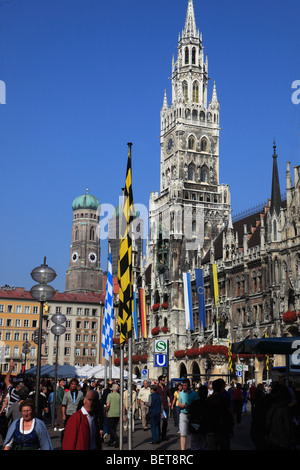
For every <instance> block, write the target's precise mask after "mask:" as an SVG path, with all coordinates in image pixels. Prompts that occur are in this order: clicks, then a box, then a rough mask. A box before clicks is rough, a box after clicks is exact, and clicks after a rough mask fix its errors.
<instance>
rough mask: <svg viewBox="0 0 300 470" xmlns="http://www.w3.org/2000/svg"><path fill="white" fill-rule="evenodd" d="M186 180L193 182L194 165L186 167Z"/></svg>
mask: <svg viewBox="0 0 300 470" xmlns="http://www.w3.org/2000/svg"><path fill="white" fill-rule="evenodd" d="M188 180H190V181H194V180H195V165H194V164H193V163H190V164H189V167H188Z"/></svg>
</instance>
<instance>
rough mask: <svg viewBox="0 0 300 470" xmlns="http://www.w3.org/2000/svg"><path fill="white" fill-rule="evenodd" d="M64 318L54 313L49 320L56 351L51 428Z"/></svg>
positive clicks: (60, 314)
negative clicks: (51, 323)
mask: <svg viewBox="0 0 300 470" xmlns="http://www.w3.org/2000/svg"><path fill="white" fill-rule="evenodd" d="M66 319H67V318H66V316H65V315H63V314H62V313H56V314H55V315H53V316H52V318H51V320H52V321H53V323H54V325H53V326H52V327H51V333H53V334H54V335H55V337H56V351H55V373H54V390H53V409H52V428H53V427H54V416H55V408H56V385H57V384H56V383H57V365H58V340H59V337H60V336H61V335H63V334H64V332H65V331H66V328H65V326H64V325H63V323H65V321H66Z"/></svg>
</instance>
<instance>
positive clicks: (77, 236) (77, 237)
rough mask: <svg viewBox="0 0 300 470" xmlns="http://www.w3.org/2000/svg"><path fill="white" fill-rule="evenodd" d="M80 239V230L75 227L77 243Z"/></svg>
mask: <svg viewBox="0 0 300 470" xmlns="http://www.w3.org/2000/svg"><path fill="white" fill-rule="evenodd" d="M78 239H79V232H78V228H77V227H75V241H77V240H78Z"/></svg>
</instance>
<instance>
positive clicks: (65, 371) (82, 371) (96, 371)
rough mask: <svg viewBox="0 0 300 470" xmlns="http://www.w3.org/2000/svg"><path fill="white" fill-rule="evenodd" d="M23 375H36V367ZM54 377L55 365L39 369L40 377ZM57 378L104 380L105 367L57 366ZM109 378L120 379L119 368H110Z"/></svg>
mask: <svg viewBox="0 0 300 470" xmlns="http://www.w3.org/2000/svg"><path fill="white" fill-rule="evenodd" d="M25 374H28V375H36V367H32V368H31V369H28V370H27V371H26V372H25ZM109 375H110V368H109V366H107V369H106V377H107V379H108V378H109ZM54 376H55V365H52V366H51V365H50V364H46V365H45V366H42V367H41V377H54ZM57 377H58V378H65V379H70V378H73V377H78V378H89V379H92V378H93V379H104V378H105V366H103V365H102V364H98V365H97V366H95V367H91V366H88V365H85V366H83V367H76V366H71V365H70V364H65V365H63V366H61V365H59V364H58V368H57ZM111 378H112V379H120V368H119V367H116V366H113V365H112V366H111ZM124 378H125V379H128V372H127V371H126V370H124ZM132 378H133V379H136V375H133V374H132Z"/></svg>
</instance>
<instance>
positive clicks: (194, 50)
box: [192, 47, 196, 64]
mask: <svg viewBox="0 0 300 470" xmlns="http://www.w3.org/2000/svg"><path fill="white" fill-rule="evenodd" d="M195 63H196V48H195V47H193V49H192V64H195Z"/></svg>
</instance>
